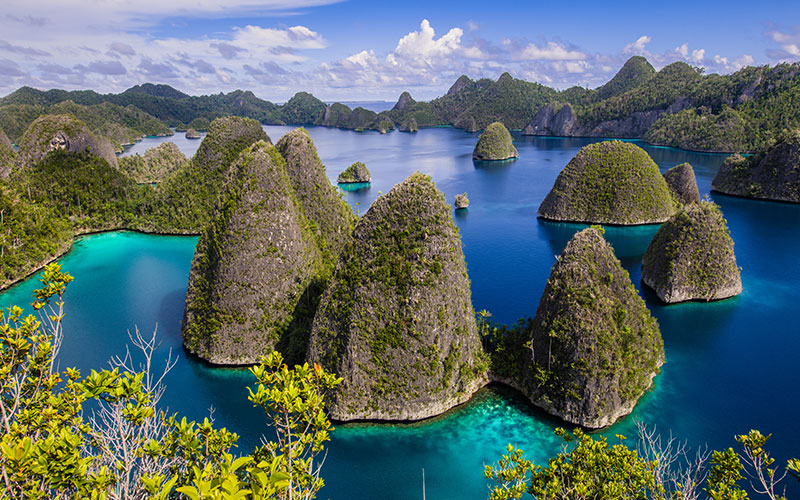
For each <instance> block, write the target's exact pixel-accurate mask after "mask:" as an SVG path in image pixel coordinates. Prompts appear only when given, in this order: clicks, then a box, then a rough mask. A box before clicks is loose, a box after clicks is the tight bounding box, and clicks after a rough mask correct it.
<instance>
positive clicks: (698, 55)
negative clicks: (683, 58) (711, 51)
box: [691, 49, 706, 63]
mask: <svg viewBox="0 0 800 500" xmlns="http://www.w3.org/2000/svg"><path fill="white" fill-rule="evenodd" d="M705 55H706V50H705V49H696V50H693V51H692V57H691V60H692V61H694V62H696V63H699V62H702V61H703V58H704V57H705Z"/></svg>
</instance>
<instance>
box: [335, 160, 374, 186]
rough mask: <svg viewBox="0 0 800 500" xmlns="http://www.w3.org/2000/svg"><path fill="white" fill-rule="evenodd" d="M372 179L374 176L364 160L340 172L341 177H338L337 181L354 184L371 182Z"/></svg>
mask: <svg viewBox="0 0 800 500" xmlns="http://www.w3.org/2000/svg"><path fill="white" fill-rule="evenodd" d="M371 179H372V176H371V175H370V173H369V170H368V169H367V166H366V165H364V164H363V163H362V162H360V161H357V162H355V163H353V164H352V165H350V166H349V167H347V168H346V169H345V170H344V171H343V172H342V173H340V174H339V177H338V178H337V179H336V182H337V183H338V184H354V183H364V182H370V180H371Z"/></svg>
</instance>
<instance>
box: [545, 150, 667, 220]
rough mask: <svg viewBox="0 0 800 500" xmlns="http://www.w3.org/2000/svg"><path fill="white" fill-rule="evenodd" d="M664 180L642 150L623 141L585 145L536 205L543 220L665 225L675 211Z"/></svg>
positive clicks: (648, 156) (651, 160)
mask: <svg viewBox="0 0 800 500" xmlns="http://www.w3.org/2000/svg"><path fill="white" fill-rule="evenodd" d="M676 205H677V204H676V202H675V201H674V199H673V197H672V194H671V192H670V189H669V187H668V186H667V182H666V181H665V180H664V177H663V176H662V175H661V171H660V170H659V169H658V166H657V165H656V164H655V162H654V161H653V159H652V158H650V155H648V154H647V152H646V151H645V150H643V149H642V148H640V147H639V146H636V145H635V144H631V143H629V142H623V141H604V142H598V143H594V144H589V145H588V146H584V147H583V148H581V150H580V151H578V154H577V155H575V157H574V158H572V160H570V162H569V163H568V164H567V166H566V167H564V169H563V170H562V171H561V173H560V174H558V177H557V178H556V182H555V184H554V185H553V188H552V189H551V190H550V192H549V193H548V194H547V196H546V197H545V199H544V201H543V202H542V204H541V205H540V206H539V215H540V216H541V217H543V218H545V219H552V220H558V221H566V222H587V223H599V224H615V225H635V224H652V223H657V222H664V221H666V220H667V219H669V218H670V217H671V216H672V214H674V213H675V210H676Z"/></svg>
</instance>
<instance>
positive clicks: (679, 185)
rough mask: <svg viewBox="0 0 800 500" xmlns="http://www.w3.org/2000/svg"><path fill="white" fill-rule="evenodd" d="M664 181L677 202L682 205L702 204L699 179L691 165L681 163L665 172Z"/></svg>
mask: <svg viewBox="0 0 800 500" xmlns="http://www.w3.org/2000/svg"><path fill="white" fill-rule="evenodd" d="M664 180H665V181H667V186H668V187H669V190H670V191H671V192H672V195H673V197H674V198H675V200H676V201H677V202H678V203H680V204H681V205H690V204H692V203H700V191H699V190H698V189H697V178H696V177H695V175H694V169H693V168H692V166H691V165H690V164H689V163H681V164H680V165H677V166H675V167H672V168H671V169H669V170H667V171H666V172H664Z"/></svg>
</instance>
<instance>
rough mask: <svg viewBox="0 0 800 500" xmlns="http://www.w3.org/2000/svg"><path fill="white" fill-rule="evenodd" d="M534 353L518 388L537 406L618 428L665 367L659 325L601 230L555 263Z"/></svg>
mask: <svg viewBox="0 0 800 500" xmlns="http://www.w3.org/2000/svg"><path fill="white" fill-rule="evenodd" d="M523 352H524V351H523ZM528 355H529V357H530V360H531V361H530V364H529V365H528V367H527V370H525V372H526V376H525V377H524V381H523V382H522V383H521V384H516V385H519V386H520V387H519V388H520V389H521V390H522V391H523V392H524V393H526V394H527V395H528V396H529V397H530V399H531V401H532V402H533V403H534V404H535V405H537V406H540V407H542V408H544V409H545V410H546V411H547V412H549V413H551V414H553V415H556V416H558V417H560V418H562V419H564V420H566V421H567V422H569V423H572V424H576V425H581V426H584V427H589V428H601V427H606V426H608V425H611V424H613V423H614V422H615V421H616V420H617V419H618V418H620V417H622V416H624V415H627V414H629V413H630V412H631V411H632V410H633V407H634V406H635V405H636V402H637V401H638V400H639V398H640V397H641V396H642V395H643V394H644V393H645V392H646V391H647V389H648V388H649V387H650V386H651V385H652V380H653V377H654V376H655V375H656V374H657V373H658V372H659V368H660V366H661V365H662V364H663V362H664V342H663V340H662V338H661V333H660V331H659V329H658V323H657V322H656V320H655V319H654V318H653V317H652V316H651V315H650V312H649V311H648V309H647V306H646V305H645V303H644V300H642V298H641V297H640V296H639V295H638V293H637V292H636V289H635V288H634V286H633V283H631V280H630V277H629V276H628V272H627V271H625V269H623V268H622V265H621V264H620V262H619V260H617V258H616V256H615V255H614V250H613V249H612V248H611V246H610V245H609V244H608V243H607V242H606V241H605V239H604V238H603V235H602V229H598V228H595V227H591V228H588V229H585V230H583V231H581V232H579V233H577V234H576V235H575V236H574V237H573V238H572V239H571V240H570V241H569V243H568V244H567V246H566V248H564V251H563V252H562V253H561V255H560V256H559V258H558V261H557V262H556V263H555V265H554V266H553V270H552V272H551V273H550V279H549V280H548V281H547V286H546V287H545V290H544V293H543V294H542V298H541V301H540V302H539V308H538V309H537V311H536V316H535V317H534V320H533V324H532V327H531V345H530V352H529V354H528Z"/></svg>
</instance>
